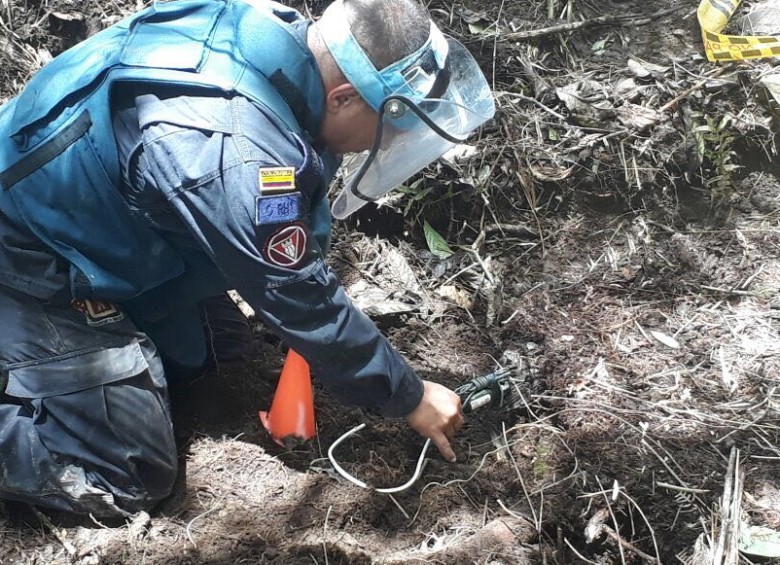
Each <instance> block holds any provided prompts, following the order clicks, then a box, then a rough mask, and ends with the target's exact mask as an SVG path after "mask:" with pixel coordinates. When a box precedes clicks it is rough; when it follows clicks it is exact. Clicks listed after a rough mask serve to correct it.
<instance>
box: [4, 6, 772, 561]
mask: <svg viewBox="0 0 780 565" xmlns="http://www.w3.org/2000/svg"><path fill="white" fill-rule="evenodd" d="M756 4H758V3H757V2H754V3H753V4H751V3H749V2H746V3H745V4H744V5H743V6H742V7H741V8H740V11H739V12H738V15H739V16H740V17H744V14H746V13H748V12H749V10H750V9H751V7H753V6H754V5H756ZM293 5H294V6H295V7H296V8H299V9H301V10H303V11H305V12H307V13H311V14H314V15H316V14H318V13H320V12H321V10H322V8H323V7H324V5H325V3H316V4H307V5H303V4H299V3H293ZM697 5H698V2H697V1H694V0H684V1H682V2H675V1H674V0H645V1H644V2H633V1H628V0H622V1H621V0H604V1H603V2H594V1H588V0H579V1H577V2H575V1H574V0H570V1H569V2H566V1H564V0H548V1H544V2H542V1H541V0H516V1H513V2H503V1H502V2H499V1H489V2H480V3H477V2H472V1H471V0H463V1H462V2H460V1H459V2H455V3H444V2H441V1H439V0H433V2H432V3H431V4H430V5H429V8H430V10H431V13H432V15H433V17H434V18H435V19H436V20H437V22H439V24H440V25H441V26H442V27H443V28H444V29H445V30H447V31H448V32H449V33H451V34H452V35H454V36H456V37H458V38H460V39H461V40H462V41H463V42H464V43H465V44H466V45H467V46H468V47H469V48H470V49H471V50H472V52H473V53H475V55H476V56H477V57H478V60H479V61H480V64H481V65H482V68H483V70H484V72H485V74H486V76H487V77H488V79H489V81H490V82H491V84H492V85H493V86H494V90H495V93H496V100H497V105H498V112H497V115H496V118H495V119H494V120H492V121H491V122H490V123H489V124H488V125H487V126H486V127H485V128H484V131H483V132H482V134H481V135H480V136H479V137H478V138H475V139H474V140H473V141H472V142H471V143H470V145H471V146H472V147H473V148H475V149H476V151H474V152H472V153H470V154H469V156H466V157H463V156H461V157H459V158H458V157H456V156H449V157H448V158H447V159H444V160H442V161H441V162H440V163H438V164H437V165H435V166H433V167H431V168H430V169H429V170H428V171H426V172H425V173H424V174H422V175H420V176H419V177H418V178H416V179H414V182H410V183H409V185H408V186H407V187H406V188H405V189H404V190H403V191H402V193H401V194H400V195H398V196H397V197H393V198H392V199H391V200H389V201H388V202H386V203H385V205H383V206H381V207H379V208H374V207H372V208H370V209H366V210H364V211H362V212H361V213H360V214H358V215H357V218H355V219H352V220H350V221H348V222H345V223H341V224H339V225H338V226H337V229H336V233H335V246H334V250H333V253H332V256H331V264H332V266H333V268H334V269H335V270H336V271H337V272H338V273H339V274H340V275H341V277H342V280H343V282H344V284H345V285H346V286H347V288H348V291H349V292H350V294H351V296H353V298H354V299H355V300H356V301H357V302H358V304H360V305H361V307H362V308H364V310H365V311H366V312H367V313H369V314H370V315H371V316H372V317H373V318H374V320H375V321H376V323H377V324H378V326H379V327H380V328H381V329H382V330H383V331H384V332H385V333H386V335H388V337H389V338H390V339H391V341H392V342H393V344H394V345H395V346H396V347H397V348H398V349H399V350H400V351H402V352H403V353H404V354H405V356H406V358H407V359H408V360H409V361H410V363H411V364H412V365H413V366H414V367H415V369H416V370H418V371H419V373H420V374H421V375H422V376H424V377H425V378H429V379H433V380H437V381H439V382H442V383H444V384H447V385H448V386H451V387H456V386H458V385H460V384H462V383H464V382H466V381H468V380H469V379H472V378H474V377H476V376H479V375H484V374H486V373H490V372H491V371H495V370H497V369H499V368H511V369H512V371H513V373H512V374H513V391H512V395H511V397H510V398H508V399H507V402H506V403H505V405H504V406H502V407H487V408H483V409H482V410H481V411H478V412H476V413H474V414H473V415H471V416H470V417H469V419H468V423H467V426H466V428H465V429H464V430H463V431H462V433H461V434H460V435H459V436H458V438H457V440H456V451H457V453H458V461H457V463H454V464H449V463H446V462H444V461H443V460H442V459H441V458H440V457H439V456H438V454H436V453H434V451H435V450H431V451H430V452H429V453H428V457H427V464H426V465H425V467H424V468H423V473H422V476H421V478H420V479H419V480H418V481H417V482H416V483H414V484H413V485H412V486H411V487H410V488H408V489H406V490H404V491H402V492H400V493H397V494H395V495H392V496H390V495H386V494H380V493H377V492H375V491H373V490H372V489H371V488H361V487H359V486H357V485H355V484H352V483H350V482H348V481H346V480H344V479H343V478H342V477H341V476H340V475H339V474H337V473H336V472H335V471H334V469H333V466H332V465H331V463H330V461H329V460H328V458H327V450H328V448H329V447H330V446H331V445H332V444H333V443H334V441H336V440H337V439H338V438H339V437H340V436H341V435H342V434H344V433H346V432H348V431H349V430H351V429H352V428H353V427H354V426H356V425H358V424H361V423H365V424H366V428H365V429H364V430H362V431H361V432H360V433H359V434H358V435H356V436H353V437H352V438H350V439H348V440H345V441H344V443H343V444H341V445H340V446H339V448H338V450H337V453H336V454H337V458H338V462H339V463H340V464H341V465H342V466H343V467H344V468H346V469H347V470H349V472H350V473H353V474H354V475H355V476H356V477H359V478H360V479H361V480H363V481H364V482H365V483H366V484H368V485H373V486H374V487H384V486H395V485H399V484H402V483H404V482H405V481H406V480H407V478H408V477H410V476H411V475H412V473H413V471H414V469H415V465H416V462H417V458H418V455H419V453H420V449H421V448H422V445H423V441H422V440H421V439H420V438H419V437H417V436H416V435H415V434H414V433H413V432H410V431H409V430H408V429H407V428H406V427H405V426H404V425H403V424H402V423H401V422H395V421H384V420H381V419H379V418H377V417H376V416H375V415H373V414H370V413H366V412H364V411H361V410H359V409H355V408H349V407H344V406H341V405H338V404H337V403H335V402H334V401H333V399H332V398H330V397H329V396H328V394H327V393H326V392H325V391H324V390H322V388H321V387H319V386H318V385H315V386H316V391H315V392H316V394H315V396H316V417H317V426H318V434H317V438H316V441H315V442H313V444H312V445H307V446H301V447H299V448H297V449H294V450H291V451H286V450H282V449H281V448H279V447H278V446H276V445H275V444H274V443H273V442H272V441H271V440H270V439H269V438H268V436H267V434H266V433H265V431H264V430H263V429H262V427H261V426H260V425H259V422H258V418H257V411H258V410H261V409H267V408H268V407H269V405H270V403H271V400H272V398H273V392H274V388H275V385H276V380H277V378H278V375H279V372H280V367H281V363H282V360H283V347H282V345H281V344H280V343H279V341H278V339H276V338H275V337H274V336H272V335H269V334H268V333H267V332H266V331H265V330H264V329H263V328H262V326H260V325H259V324H258V326H257V332H256V335H257V340H256V343H255V344H254V347H253V350H252V352H251V354H250V355H249V356H248V361H247V362H246V363H242V364H238V365H235V366H223V367H220V368H219V370H217V371H215V372H213V373H212V374H209V375H207V376H206V377H205V378H203V379H201V380H200V381H198V382H196V383H195V384H194V385H193V386H192V387H191V388H190V389H189V390H186V391H182V392H181V393H179V394H180V395H181V396H180V401H181V402H180V406H182V408H181V409H180V410H181V412H180V414H179V415H178V421H179V425H180V426H181V428H180V430H179V435H181V436H183V437H188V438H189V439H188V441H186V442H185V443H184V444H183V447H182V456H181V463H182V474H181V477H180V479H181V480H180V481H179V482H180V484H179V487H178V488H177V490H176V492H175V493H174V495H173V496H172V497H171V499H170V500H168V501H166V502H165V504H163V505H162V507H161V508H160V509H158V510H157V511H156V512H153V513H152V514H151V516H149V515H146V514H141V515H139V516H137V517H135V518H134V519H133V520H132V521H130V522H128V523H119V524H106V523H100V522H98V521H95V520H90V519H78V518H75V517H72V516H66V515H61V514H56V513H42V512H40V511H37V510H35V509H32V508H29V507H26V506H24V505H16V504H13V505H12V504H7V505H6V506H5V507H4V508H3V509H2V510H0V528H2V530H1V531H2V537H0V563H30V564H31V563H36V564H38V563H46V564H49V563H79V564H84V565H86V564H97V563H106V564H108V563H128V564H129V563H132V564H141V563H144V564H163V563H165V564H168V563H173V564H185V563H210V564H222V563H280V564H281V563H284V564H296V563H301V564H303V563H309V564H310V563H320V564H323V563H324V564H338V563H366V564H369V563H371V564H375V563H376V564H379V563H381V564H394V563H399V564H400V563H437V564H461V563H480V564H491V565H499V564H537V563H538V564H560V565H564V564H573V563H598V564H613V563H616V564H623V563H625V564H638V563H664V564H673V563H685V564H688V565H703V564H707V563H716V564H720V563H736V562H737V560H738V561H739V563H759V562H760V563H767V562H770V563H771V562H777V561H776V560H775V561H773V560H772V559H773V558H772V557H771V556H772V555H774V556H777V555H780V553H779V552H777V547H778V546H780V534H778V532H780V474H779V473H778V461H779V460H780V449H779V445H780V444H779V443H778V439H779V436H780V434H779V433H778V430H780V428H779V427H778V425H779V423H778V419H779V417H780V412H779V409H780V400H778V396H777V392H776V389H777V388H778V384H780V380H779V379H778V376H777V375H778V368H779V365H780V357H779V356H778V354H779V353H780V340H779V339H778V337H779V336H778V332H779V331H780V298H779V297H778V290H779V289H780V223H779V220H780V212H778V203H779V202H780V159H779V158H778V157H777V150H776V141H777V139H776V133H775V132H777V131H778V130H777V121H776V120H777V118H778V117H779V116H780V114H778V105H777V103H776V102H775V101H774V99H773V97H772V96H771V94H770V93H769V92H768V91H767V89H765V88H764V87H763V86H762V79H764V78H765V77H767V76H772V75H774V74H778V73H780V66H778V61H780V59H777V58H775V59H764V60H755V61H745V62H739V63H717V64H715V63H710V62H708V61H707V60H706V58H705V57H704V52H703V48H702V44H701V36H700V31H699V27H698V23H697V19H696V14H695V10H696V6H697ZM142 6H143V4H142V3H141V2H140V1H139V2H138V3H133V2H129V1H124V0H112V1H111V2H106V3H98V2H96V1H94V0H86V1H84V2H74V1H72V0H48V1H41V0H25V1H22V0H3V1H2V2H0V60H1V62H2V65H0V78H2V81H1V82H0V88H2V90H1V91H0V100H5V99H7V98H8V97H10V96H12V95H13V94H14V93H15V92H17V91H18V90H19V89H20V88H21V87H22V86H23V84H24V82H25V80H26V79H27V78H28V77H29V76H30V74H31V73H32V72H33V71H34V69H36V68H38V67H39V66H40V65H41V64H42V63H45V62H46V61H47V60H49V59H50V58H51V56H56V54H57V53H59V52H60V51H61V50H62V49H65V48H67V47H69V46H71V45H73V44H74V43H75V42H77V41H79V40H81V39H83V38H85V37H86V36H88V35H89V34H91V33H94V32H96V31H98V30H100V29H102V28H103V27H105V26H106V25H109V24H111V23H113V22H115V21H117V19H118V18H119V17H121V16H124V15H126V14H128V13H131V12H133V11H135V10H136V9H139V8H141V7H142ZM598 18H601V19H600V20H599V19H598ZM740 21H742V20H740V19H739V18H736V19H735V20H733V24H732V25H733V26H739V25H740ZM583 22H585V23H583ZM597 22H600V24H601V25H595V24H596V23H597ZM562 24H570V25H573V26H575V29H573V30H568V31H566V30H561V29H558V28H553V29H546V28H551V26H560V25H562ZM577 26H579V27H577ZM531 30H546V31H542V32H539V33H537V34H535V35H534V34H529V33H528V32H529V31H531ZM778 31H780V25H778V27H777V28H775V30H774V33H777V32H778ZM735 32H737V33H738V32H739V30H736V31H735ZM426 222H427V224H428V226H429V227H428V230H429V231H428V234H429V235H430V234H431V233H433V230H435V232H436V233H437V234H439V235H440V236H441V238H443V239H444V240H445V241H446V242H447V244H448V245H449V248H450V250H451V251H452V254H451V255H449V256H446V257H445V256H444V255H446V254H444V253H438V254H437V253H434V252H432V250H431V248H430V246H429V245H426V237H425V236H426V228H425V227H424V226H425V224H426ZM759 542H763V543H764V547H763V549H761V548H760V547H759ZM767 548H769V549H767ZM772 548H774V553H773V552H772V551H773V550H772ZM736 549H739V550H741V553H740V554H739V556H738V557H737V556H736V553H735V551H736ZM761 551H763V555H764V557H761V555H762V553H761Z"/></svg>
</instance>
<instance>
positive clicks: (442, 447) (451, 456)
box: [431, 434, 456, 463]
mask: <svg viewBox="0 0 780 565" xmlns="http://www.w3.org/2000/svg"><path fill="white" fill-rule="evenodd" d="M431 440H432V441H433V443H434V445H436V447H437V448H438V450H439V453H441V456H442V457H444V458H445V459H446V460H447V461H449V462H450V463H455V459H456V458H455V452H454V451H453V450H452V446H450V442H449V440H448V439H447V436H445V435H443V434H437V435H436V436H434V437H431Z"/></svg>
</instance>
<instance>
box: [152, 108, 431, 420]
mask: <svg viewBox="0 0 780 565" xmlns="http://www.w3.org/2000/svg"><path fill="white" fill-rule="evenodd" d="M238 103H239V102H232V103H231V104H233V105H235V104H238ZM241 104H243V106H240V107H238V108H233V109H232V110H231V114H232V115H233V116H234V119H235V116H240V117H241V121H240V123H239V124H238V125H237V126H236V127H235V130H236V131H235V132H224V131H222V132H220V131H204V130H199V129H194V128H187V127H181V126H178V125H175V124H168V123H157V122H156V123H153V124H150V125H148V126H146V127H145V128H144V130H143V138H144V144H143V149H142V150H141V154H140V155H139V160H138V168H137V170H138V171H139V172H140V173H139V174H140V179H139V180H138V181H137V182H138V183H140V184H141V185H142V186H143V189H144V190H145V191H148V190H154V191H159V192H162V193H163V194H164V196H165V199H166V200H167V202H168V203H169V206H170V207H171V208H172V210H173V212H174V214H175V215H176V216H177V217H178V218H179V219H180V220H181V222H183V224H184V226H186V231H187V232H188V233H189V235H190V236H191V237H192V238H194V240H195V242H196V245H198V246H199V247H200V248H202V250H203V251H204V252H205V253H207V254H208V256H209V257H210V258H211V260H212V261H213V262H214V264H215V265H216V266H217V267H218V268H219V270H220V271H221V272H222V273H223V275H224V276H225V277H226V279H227V280H228V281H230V284H231V285H232V286H233V288H235V289H236V290H237V291H238V292H239V294H240V295H241V296H242V298H244V299H245V300H246V301H247V302H248V303H249V304H250V305H251V306H252V307H253V308H254V310H255V312H256V314H257V315H258V316H259V317H260V318H261V319H262V320H263V322H264V323H265V324H266V325H267V326H268V327H269V328H270V329H271V330H273V331H274V332H275V333H276V334H277V335H279V336H280V337H281V339H282V340H283V341H284V342H285V343H286V344H287V345H289V346H290V347H292V348H293V349H295V350H296V351H297V352H298V353H300V354H301V355H302V356H303V357H304V358H305V359H306V360H307V361H308V362H309V365H310V366H311V369H312V372H313V374H315V375H316V376H317V377H318V378H319V379H320V380H321V381H322V382H323V384H324V385H325V386H326V388H328V389H329V390H330V391H331V392H332V393H333V394H334V395H335V396H336V397H337V398H338V399H339V400H340V401H341V402H343V403H344V404H351V405H359V406H363V407H367V408H374V409H378V410H379V411H380V412H381V413H382V414H383V415H385V416H387V417H402V416H405V415H407V414H408V413H409V412H411V411H412V410H413V409H414V408H415V407H416V406H417V404H418V403H419V401H420V399H421V397H422V390H423V387H422V381H421V380H420V378H419V377H418V376H417V375H416V374H415V372H414V371H413V370H412V369H411V367H410V366H409V365H408V364H407V363H406V362H405V361H404V359H403V358H402V357H401V356H400V354H399V353H398V352H397V351H396V350H395V349H394V348H393V347H392V346H391V345H390V343H389V342H388V341H387V339H386V338H385V337H384V336H383V335H382V334H381V333H380V332H379V331H378V329H377V328H376V326H375V325H374V323H373V322H372V321H371V320H370V319H369V318H368V317H367V316H365V315H364V314H363V313H362V312H361V311H360V310H358V309H357V308H356V307H355V306H354V304H352V302H351V301H350V299H349V298H348V297H347V295H346V293H345V292H344V288H343V287H342V285H341V284H340V282H339V280H338V279H337V277H336V276H335V274H334V273H333V272H332V271H331V270H330V269H329V268H328V267H327V265H326V264H325V262H324V260H323V255H322V251H321V250H320V248H319V245H318V243H317V238H316V237H314V236H313V235H312V233H311V230H310V226H309V224H310V218H309V199H310V195H311V194H313V192H314V191H315V190H316V187H317V186H319V182H320V180H321V175H322V165H321V162H319V158H318V156H317V155H316V154H315V153H314V152H313V151H312V150H311V148H310V146H309V145H308V144H307V143H305V142H303V141H302V140H300V139H298V138H297V137H295V136H292V135H291V134H289V133H288V132H280V131H279V130H278V129H277V128H276V127H274V125H273V123H271V122H270V121H269V120H268V119H267V118H265V117H264V115H263V113H262V112H260V111H259V110H257V109H256V108H253V107H252V106H251V105H250V106H247V104H248V103H241Z"/></svg>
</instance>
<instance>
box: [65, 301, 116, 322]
mask: <svg viewBox="0 0 780 565" xmlns="http://www.w3.org/2000/svg"><path fill="white" fill-rule="evenodd" d="M70 304H71V306H72V307H73V309H74V310H77V311H79V312H82V313H83V314H84V316H85V317H86V318H87V325H90V326H103V325H105V324H113V323H114V322H120V321H122V320H124V319H125V315H124V314H123V313H122V312H121V311H120V310H119V308H117V307H116V306H115V305H113V304H111V303H109V302H103V301H102V300H91V299H89V298H87V299H84V300H75V299H74V300H71V302H70Z"/></svg>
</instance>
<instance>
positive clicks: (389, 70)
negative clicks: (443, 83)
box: [317, 0, 449, 112]
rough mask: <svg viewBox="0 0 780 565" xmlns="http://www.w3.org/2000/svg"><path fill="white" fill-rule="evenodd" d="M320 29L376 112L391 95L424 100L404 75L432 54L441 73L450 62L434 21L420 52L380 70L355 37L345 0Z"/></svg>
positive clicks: (340, 64) (327, 15)
mask: <svg viewBox="0 0 780 565" xmlns="http://www.w3.org/2000/svg"><path fill="white" fill-rule="evenodd" d="M317 27H318V29H319V32H320V34H321V35H322V39H323V41H325V45H326V46H327V48H328V51H330V54H331V56H332V57H333V59H334V60H335V61H336V64H337V65H338V67H339V69H341V72H342V73H344V76H345V77H346V79H347V80H348V81H349V83H350V84H351V85H352V86H354V87H355V90H357V91H358V93H360V96H361V97H362V98H363V100H365V101H366V103H368V105H369V106H371V108H373V109H374V110H375V111H377V112H378V111H379V109H380V108H381V106H382V101H383V100H384V99H385V98H387V97H388V96H390V95H391V94H401V95H404V96H409V97H411V98H420V97H422V98H424V97H425V96H426V95H427V94H428V93H427V92H418V91H416V90H415V89H414V88H412V87H411V86H409V85H408V83H407V80H406V78H405V76H404V75H405V74H406V72H407V71H409V70H410V69H412V68H413V67H414V66H415V65H419V64H420V62H421V61H425V60H426V59H428V60H430V53H432V54H433V58H434V59H435V61H436V65H437V66H438V69H439V70H440V69H443V68H444V66H445V61H446V59H447V51H448V49H449V45H448V44H447V39H446V38H445V37H444V34H442V32H441V31H440V30H439V28H438V27H436V25H435V24H434V23H433V22H431V31H430V34H429V35H428V39H427V40H426V41H425V43H424V44H423V45H422V46H421V47H420V48H419V49H417V50H416V51H414V52H413V53H410V54H409V55H407V56H406V57H404V58H403V59H400V60H398V61H396V62H395V63H393V64H391V65H389V66H387V67H385V68H384V69H382V70H381V71H378V70H377V69H376V67H374V64H373V63H372V62H371V59H369V58H368V55H366V53H365V51H363V48H362V47H361V46H360V44H359V43H358V42H357V40H356V39H355V36H354V35H352V31H351V30H350V28H349V23H348V22H347V14H346V9H345V8H344V2H343V0H336V1H335V2H333V4H331V5H330V6H329V7H328V9H327V10H326V12H325V14H324V15H323V17H322V18H321V19H320V22H319V25H318V26H317ZM426 55H427V57H426Z"/></svg>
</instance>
